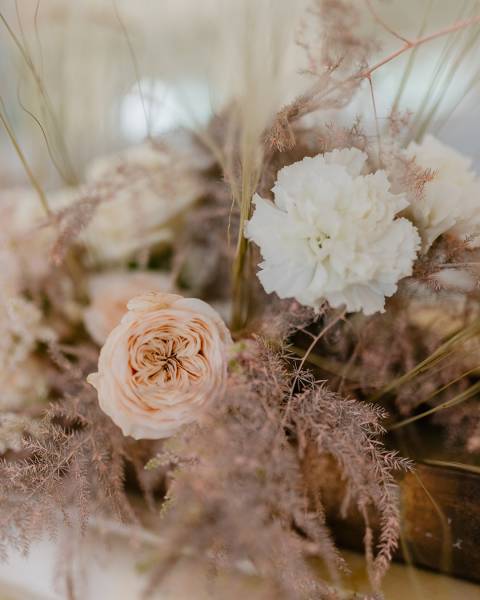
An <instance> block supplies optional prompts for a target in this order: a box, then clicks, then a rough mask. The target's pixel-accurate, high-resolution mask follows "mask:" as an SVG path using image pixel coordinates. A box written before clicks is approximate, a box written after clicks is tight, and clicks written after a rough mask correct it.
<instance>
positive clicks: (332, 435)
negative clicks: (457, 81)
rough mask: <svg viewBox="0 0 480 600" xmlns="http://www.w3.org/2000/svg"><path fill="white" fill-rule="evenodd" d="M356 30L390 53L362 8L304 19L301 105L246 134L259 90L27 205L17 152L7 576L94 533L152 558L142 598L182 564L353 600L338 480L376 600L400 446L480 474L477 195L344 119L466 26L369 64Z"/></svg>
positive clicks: (464, 166)
mask: <svg viewBox="0 0 480 600" xmlns="http://www.w3.org/2000/svg"><path fill="white" fill-rule="evenodd" d="M368 8H370V10H368ZM365 16H368V18H370V19H372V17H373V21H374V22H375V23H376V25H377V27H379V28H380V29H382V28H387V29H388V31H390V28H389V27H388V25H386V24H385V23H383V21H382V20H381V19H380V17H379V16H378V15H377V13H376V12H375V11H374V9H373V3H370V2H366V4H365V10H357V9H356V8H355V7H354V6H351V5H349V4H347V3H345V2H343V1H340V0H334V1H330V0H319V1H318V2H316V3H315V6H314V9H312V10H311V12H309V13H307V16H306V17H305V23H306V25H307V26H308V27H306V28H304V30H302V32H301V33H302V35H301V36H300V37H301V39H300V40H298V41H299V46H300V47H301V48H302V50H303V51H304V52H305V54H306V57H307V61H308V72H309V74H310V77H311V81H312V84H311V86H310V87H309V88H308V89H307V90H306V91H304V92H302V93H301V94H300V95H299V96H298V97H296V98H294V99H293V100H292V101H291V102H290V103H288V104H286V105H284V106H283V107H282V108H280V109H279V110H277V111H276V112H275V111H267V110H263V108H264V105H261V106H260V104H259V107H258V111H257V110H253V112H252V111H251V110H247V108H248V106H251V105H254V104H255V102H256V101H257V100H258V98H259V96H258V97H257V96H256V95H255V94H256V92H255V90H253V89H252V90H250V91H251V95H250V97H249V98H247V99H245V98H243V100H242V99H239V100H238V102H237V103H235V102H234V103H232V104H231V105H229V106H228V107H226V108H225V109H224V110H223V111H222V112H221V113H219V114H218V115H217V116H215V118H213V119H212V120H211V122H210V123H209V124H208V125H207V126H206V127H205V129H203V130H202V131H190V130H182V131H175V132H173V133H170V134H168V135H166V136H164V137H162V138H159V139H156V138H155V139H153V138H150V139H147V140H146V141H144V142H143V143H142V144H140V145H138V146H135V147H133V148H129V149H127V150H124V151H122V152H120V153H119V154H115V155H113V156H107V157H102V158H99V159H98V158H97V159H96V160H94V161H93V163H92V164H91V165H90V166H89V167H88V168H87V169H86V172H85V176H84V178H83V181H82V182H80V183H76V184H75V185H71V186H69V187H64V188H59V189H56V190H55V191H53V192H45V191H44V189H43V187H42V185H41V184H40V183H39V181H38V180H37V179H36V178H35V177H34V175H33V174H32V171H31V170H30V169H29V167H28V161H27V160H26V158H25V156H24V154H23V153H22V150H21V149H20V148H19V147H18V144H16V143H14V146H13V147H14V148H15V150H16V152H17V154H18V156H19V157H20V158H21V159H22V161H23V163H24V165H25V168H26V169H27V175H28V176H29V178H30V182H31V183H32V186H31V188H26V187H25V188H18V189H2V191H1V197H0V212H1V217H2V230H1V233H0V263H1V269H0V272H1V277H2V285H1V294H0V329H1V331H2V335H1V337H0V339H1V343H0V351H1V356H2V365H3V366H2V370H1V372H0V390H1V415H0V450H1V452H2V454H3V459H2V462H1V465H0V469H1V477H2V481H3V485H2V492H1V499H2V510H1V513H0V514H1V516H0V530H1V533H2V552H3V553H4V554H5V555H6V554H8V549H9V547H11V546H14V547H21V548H24V549H27V548H28V546H29V544H30V542H31V541H32V540H35V539H36V538H37V537H38V536H39V535H41V534H42V533H44V532H45V531H51V532H55V531H58V529H59V523H61V522H65V523H67V524H68V527H69V531H72V532H74V533H78V534H79V535H81V533H82V531H84V530H85V528H86V527H87V525H88V524H89V523H91V522H92V521H95V520H96V519H99V518H108V519H110V520H112V521H115V520H120V521H122V522H124V523H127V524H129V526H130V527H131V532H132V536H133V537H135V536H136V535H137V536H138V539H139V540H140V541H141V540H142V539H143V538H142V536H144V534H145V532H150V533H155V534H157V533H158V534H161V535H160V537H159V538H158V543H157V542H154V548H153V550H152V556H154V559H152V561H151V566H150V575H151V578H150V582H151V583H150V587H149V591H152V590H154V589H155V586H156V585H158V584H159V582H161V580H162V578H163V577H164V576H165V574H166V573H167V572H169V571H170V570H171V569H172V568H173V567H174V565H176V564H177V563H182V562H183V563H187V564H188V562H189V561H192V560H193V559H195V560H197V561H199V562H200V563H201V564H202V565H203V566H205V568H212V567H214V569H215V570H216V572H222V573H225V572H227V573H242V574H243V576H244V577H246V578H250V579H251V580H255V581H261V582H262V586H264V587H262V588H261V590H262V594H264V595H262V596H261V597H265V598H283V597H285V598H299V599H300V598H332V599H333V598H340V597H347V596H340V593H341V592H340V590H341V588H342V583H341V581H342V574H343V573H344V572H345V571H346V570H348V566H347V563H346V562H345V560H344V558H343V557H342V553H341V551H340V550H339V548H338V547H337V545H336V543H335V531H332V530H331V528H330V525H329V518H328V516H329V511H330V509H331V506H332V502H330V501H329V498H331V496H332V493H333V492H332V490H334V489H337V488H336V487H335V486H334V485H333V484H332V481H333V480H338V481H341V491H340V492H339V495H337V496H335V499H334V501H333V505H334V506H335V509H336V511H337V512H339V514H340V515H341V517H342V518H344V517H346V516H347V515H348V514H349V513H350V512H352V511H356V512H357V513H358V514H359V515H360V516H361V518H362V519H363V523H364V531H365V534H364V548H365V557H366V563H367V570H368V575H369V580H370V584H371V589H372V594H374V597H378V598H380V597H381V588H382V578H383V577H384V575H385V573H386V572H387V570H388V568H389V565H390V562H391V560H392V557H393V555H394V553H395V552H396V550H397V548H398V545H399V539H400V535H401V528H402V522H401V514H400V502H399V492H398V485H397V482H398V478H399V477H400V478H401V476H402V473H405V472H406V471H410V470H414V469H415V464H414V460H415V459H416V458H417V451H416V446H415V443H414V440H413V441H412V439H411V438H410V436H409V435H408V434H406V433H405V432H412V431H421V432H423V431H430V428H434V430H435V431H440V433H438V436H439V438H438V439H440V438H441V440H442V441H441V444H442V447H444V448H449V449H450V451H451V452H452V455H453V453H455V456H458V455H460V456H462V457H470V458H471V460H474V457H475V456H477V457H478V452H479V450H480V413H479V410H478V400H477V394H478V391H479V390H480V382H479V381H478V358H479V357H478V354H477V352H478V349H479V345H478V335H479V333H480V320H479V314H478V306H479V304H478V302H479V288H478V280H479V272H478V264H479V262H478V248H479V246H480V177H479V176H478V175H477V174H476V173H475V171H474V169H473V167H472V161H471V160H470V159H469V158H468V157H466V156H464V155H463V154H461V153H460V152H458V151H457V150H455V149H453V148H452V147H449V146H447V145H446V144H444V143H443V142H441V141H440V140H439V139H438V138H437V137H435V136H434V135H432V134H430V133H428V132H427V133H425V132H421V134H420V135H413V134H412V129H411V128H410V126H411V123H412V116H411V115H409V114H403V113H400V112H398V110H397V109H396V107H393V109H392V111H391V113H390V115H389V118H388V119H386V120H385V123H384V124H382V125H381V126H380V125H379V120H378V119H376V123H377V128H376V131H375V133H374V134H372V133H371V132H368V131H367V130H366V129H365V128H364V125H363V123H362V120H361V119H360V118H356V119H354V120H352V121H351V122H350V123H348V124H347V125H344V124H340V116H341V115H342V114H343V113H344V111H346V107H348V106H349V104H350V103H351V102H352V100H353V98H354V96H355V94H356V93H357V91H358V90H359V89H360V88H361V87H362V86H364V85H366V84H369V86H370V89H371V91H372V99H373V108H374V109H375V96H374V94H373V90H374V88H373V86H372V77H373V74H374V73H375V72H376V71H377V69H380V68H381V67H383V65H385V64H387V63H388V62H390V61H393V60H395V59H396V57H397V56H398V55H400V54H402V53H407V52H415V49H416V48H418V47H419V46H421V45H424V44H427V43H428V42H430V41H431V40H433V39H436V38H439V37H442V36H448V35H449V34H451V33H455V32H458V31H464V30H465V31H466V30H469V29H471V28H473V29H474V30H475V31H476V29H475V27H476V26H477V25H478V24H479V23H480V21H479V19H478V17H472V18H469V19H465V20H461V21H458V22H455V23H453V24H452V25H451V26H450V27H448V28H446V29H444V30H440V31H438V32H436V33H433V34H429V35H423V36H420V37H419V38H418V39H417V40H413V41H412V40H404V39H403V38H401V40H403V42H401V43H402V46H401V48H400V50H399V51H397V52H396V53H393V54H392V55H389V56H387V57H386V58H383V59H382V60H380V61H379V62H378V63H372V62H371V60H370V57H371V56H373V55H374V52H376V51H378V49H377V48H376V47H375V44H374V42H372V41H370V38H366V37H365V36H361V35H358V36H357V35H356V33H355V32H356V31H357V30H358V29H357V25H356V24H357V20H358V19H361V18H363V17H365ZM318 21H319V22H320V23H323V24H324V25H325V26H324V27H321V28H320V35H319V38H320V41H321V46H320V47H317V46H318V44H317V43H316V42H312V41H311V38H310V41H307V39H308V38H307V32H306V29H307V28H311V27H315V26H316V23H317V22H318ZM390 32H391V33H392V34H393V35H395V36H396V37H400V36H398V34H396V33H395V32H393V31H390ZM32 68H34V67H32ZM265 85H266V86H267V85H269V83H268V82H267V83H266V84H265ZM263 91H264V90H262V89H260V92H259V94H260V93H263ZM242 102H243V104H242ZM249 103H250V104H249ZM246 107H247V108H246ZM322 110H328V111H329V115H331V114H333V115H334V116H333V117H329V118H328V119H327V118H325V119H323V117H322V118H318V119H316V120H315V119H313V118H312V115H315V114H317V113H318V111H320V113H321V111H322ZM263 113H265V115H266V116H265V118H264V117H263ZM321 114H322V113H321ZM375 114H376V113H375ZM0 117H1V120H2V123H3V125H4V128H5V130H6V131H7V133H8V134H9V135H10V137H11V139H12V141H13V142H15V138H14V134H13V130H12V128H11V125H10V124H9V122H8V118H7V115H6V113H4V111H3V110H2V109H1V108H0ZM424 133H425V135H424ZM227 323H228V325H227ZM415 428H416V429H415ZM438 428H440V429H438ZM387 431H388V435H385V434H386V433H387ZM413 437H414V436H413ZM472 457H473V458H472ZM464 460H469V459H468V458H464ZM154 539H156V538H154ZM315 559H320V560H321V562H322V563H323V564H324V565H325V567H326V569H325V575H324V576H319V575H318V573H316V571H315V568H314V567H313V565H314V561H315ZM232 593H233V592H232ZM242 593H243V592H242ZM239 597H245V596H243V595H242V596H239ZM352 597H353V596H352ZM369 597H373V596H369Z"/></svg>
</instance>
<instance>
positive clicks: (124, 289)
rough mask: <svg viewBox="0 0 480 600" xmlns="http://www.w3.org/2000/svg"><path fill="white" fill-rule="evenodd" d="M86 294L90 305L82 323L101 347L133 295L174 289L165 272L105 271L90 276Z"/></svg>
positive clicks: (124, 311) (166, 291)
mask: <svg viewBox="0 0 480 600" xmlns="http://www.w3.org/2000/svg"><path fill="white" fill-rule="evenodd" d="M88 291H89V296H90V305H89V306H88V308H86V309H85V312H84V313H83V321H84V323H85V327H86V329H87V331H88V333H89V334H90V336H91V337H92V339H93V340H95V342H97V344H99V345H100V346H101V345H103V344H104V343H105V340H106V339H107V337H108V334H109V333H110V332H111V331H112V329H113V328H114V327H115V326H116V325H118V324H119V323H120V320H121V318H122V317H123V315H124V314H125V313H126V312H127V304H128V302H129V300H131V299H132V298H133V297H134V296H138V295H139V294H143V293H145V292H152V291H153V292H163V293H170V292H172V291H173V289H172V283H171V278H170V277H169V276H168V275H166V274H164V273H158V272H153V271H130V272H129V271H108V272H106V273H98V274H96V275H92V276H91V277H90V279H89V282H88Z"/></svg>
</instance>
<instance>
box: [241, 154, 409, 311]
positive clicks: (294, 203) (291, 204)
mask: <svg viewBox="0 0 480 600" xmlns="http://www.w3.org/2000/svg"><path fill="white" fill-rule="evenodd" d="M366 160H367V156H366V155H365V154H364V153H363V152H360V151H359V150H357V149H355V148H351V149H345V150H334V151H333V152H329V153H327V154H325V155H318V156H315V157H314V158H304V159H303V160H302V161H300V162H297V163H294V164H293V165H289V166H288V167H284V168H283V169H281V171H279V173H278V178H277V181H276V183H275V186H274V187H273V190H272V191H273V193H274V198H275V202H274V204H273V203H271V202H269V201H267V200H264V199H263V198H261V197H260V196H258V195H255V197H254V199H253V202H254V204H255V212H254V214H253V216H252V218H251V220H250V221H249V222H248V223H247V226H246V236H247V238H248V239H250V240H252V241H254V242H255V243H256V244H257V245H258V246H259V247H260V250H261V253H262V256H263V259H264V260H263V262H262V263H261V264H260V269H261V270H260V272H259V273H258V277H259V279H260V281H261V283H262V285H263V287H264V288H265V290H266V291H267V292H268V293H270V292H276V293H277V294H278V296H279V297H280V298H288V297H294V298H296V299H297V300H298V301H299V302H301V303H302V304H305V305H307V306H312V307H314V308H318V307H319V306H320V305H321V303H322V301H323V300H328V302H329V303H330V305H331V306H334V307H338V306H341V305H345V306H346V308H347V310H348V311H363V312H364V313H365V314H366V315H369V314H372V313H375V312H377V311H383V310H384V304H385V297H389V296H392V295H393V294H394V293H395V291H396V290H397V282H398V280H399V279H401V278H402V277H406V276H408V275H410V274H411V272H412V265H413V262H414V260H415V257H416V255H417V250H418V247H419V242H420V238H419V235H418V232H417V230H416V228H415V227H414V226H413V225H412V224H411V223H410V221H408V220H407V219H404V218H395V215H396V214H397V213H398V212H399V211H401V210H403V209H404V208H405V207H406V206H407V201H406V200H405V199H404V197H403V196H397V195H393V194H392V193H390V191H389V188H390V184H389V182H388V179H387V177H386V175H385V172H384V171H377V172H376V173H374V174H370V175H362V174H361V173H362V170H363V167H364V165H365V162H366Z"/></svg>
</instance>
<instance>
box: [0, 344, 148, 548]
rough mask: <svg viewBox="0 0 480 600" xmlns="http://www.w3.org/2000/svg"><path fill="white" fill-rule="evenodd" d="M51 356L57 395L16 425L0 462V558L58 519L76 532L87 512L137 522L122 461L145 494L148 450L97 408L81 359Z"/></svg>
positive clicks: (54, 528)
mask: <svg viewBox="0 0 480 600" xmlns="http://www.w3.org/2000/svg"><path fill="white" fill-rule="evenodd" d="M51 353H52V354H54V360H55V363H56V364H57V365H59V366H61V367H63V374H62V375H59V378H58V379H57V384H60V385H61V386H62V388H63V390H64V392H65V397H63V398H62V399H61V401H59V402H57V403H55V404H51V405H50V407H49V408H48V410H47V411H46V414H45V415H44V416H43V417H42V418H41V419H38V420H37V421H36V423H35V426H34V427H32V426H29V427H25V428H24V429H23V439H22V441H21V448H20V447H19V445H17V446H16V448H15V451H16V452H13V453H10V454H7V455H6V456H5V457H4V458H3V459H2V460H1V463H0V473H1V477H2V481H3V484H4V485H2V491H1V503H2V510H1V513H0V532H1V546H0V550H1V553H2V555H3V556H6V555H8V548H10V547H16V548H20V549H21V550H23V551H26V550H28V547H29V544H30V543H31V542H32V541H34V540H36V539H38V538H39V537H40V535H41V534H43V533H45V532H49V533H51V534H56V533H57V531H58V527H59V525H60V523H61V521H62V519H63V521H64V523H65V524H67V525H68V526H69V527H73V528H74V529H76V530H83V529H84V528H85V526H86V524H87V522H88V519H89V517H90V516H91V515H93V514H95V515H96V516H98V515H101V514H106V515H110V516H113V517H115V518H118V519H121V520H124V521H133V522H137V521H138V517H137V516H136V514H135V512H134V510H133V508H132V505H131V501H130V499H129V497H128V495H127V489H126V485H125V478H126V472H127V465H128V464H130V465H131V466H132V467H133V469H135V468H136V469H137V470H138V473H139V474H140V477H139V484H140V487H141V488H142V487H143V488H144V491H145V492H146V495H147V497H148V496H151V489H150V488H149V487H148V483H147V480H148V477H147V478H145V477H144V471H143V465H144V463H145V460H146V456H149V455H151V452H152V448H149V449H148V453H147V454H145V448H144V447H143V446H142V444H140V445H138V444H135V443H134V442H132V440H128V439H127V438H125V437H124V436H123V434H122V433H121V431H120V429H119V428H118V427H117V426H116V425H114V424H113V422H112V421H111V420H110V419H109V418H108V417H107V416H106V415H105V414H104V413H103V412H102V411H101V410H100V408H99V406H98V401H97V398H96V397H95V393H94V391H93V390H92V389H90V387H89V386H88V385H87V384H86V383H85V382H84V377H85V373H84V370H83V367H85V365H84V364H83V365H82V364H81V363H82V361H77V364H73V363H72V362H70V360H69V359H68V358H67V357H66V355H65V354H64V353H63V352H62V351H61V349H59V348H58V347H56V346H54V345H52V348H51ZM87 369H88V367H87ZM142 483H143V484H144V485H143V486H142Z"/></svg>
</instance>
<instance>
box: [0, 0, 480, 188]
mask: <svg viewBox="0 0 480 600" xmlns="http://www.w3.org/2000/svg"><path fill="white" fill-rule="evenodd" d="M313 4H314V3H313ZM355 5H356V6H357V7H358V8H360V9H361V11H362V13H364V17H365V18H363V19H362V21H361V22H359V23H358V24H355V27H356V28H362V29H365V31H366V32H367V33H368V32H369V30H371V32H372V33H373V34H374V35H375V36H377V37H378V40H379V44H378V56H379V57H384V56H386V55H387V54H388V53H389V52H391V51H393V50H395V49H397V48H398V47H400V45H401V44H402V42H401V41H400V40H399V39H397V38H395V37H394V36H393V35H391V34H390V33H388V32H387V31H386V29H385V28H384V27H383V26H381V25H380V24H379V22H378V21H379V20H382V21H383V22H384V23H385V24H387V25H388V26H389V27H391V28H392V29H393V30H394V31H395V32H397V33H398V34H400V35H402V36H406V37H407V38H409V39H413V38H416V37H418V36H419V35H421V34H422V33H423V34H424V33H429V32H433V31H436V30H438V29H439V28H442V27H444V26H446V25H448V24H450V23H452V22H453V21H455V20H458V19H462V18H468V16H471V15H472V14H475V12H476V11H478V10H479V6H480V5H479V2H478V1H477V0H459V1H458V2H452V1H451V0H372V1H371V2H370V3H367V2H363V0H356V3H355ZM309 6H311V3H310V2H308V1H307V0H295V1H293V2H292V1H285V0H277V1H275V2H274V1H273V0H259V1H254V0H242V1H241V2H239V1H238V0H202V1H201V2H195V1H194V0H162V1H161V2H148V1H147V0H137V1H136V2H129V1H128V0H115V1H112V0H83V1H82V2H66V1H65V0H21V1H20V0H17V1H16V2H15V0H0V10H1V15H2V22H1V23H0V82H1V83H0V99H1V107H2V108H1V109H2V114H4V116H5V118H6V119H7V120H8V123H9V125H10V127H11V129H12V130H13V132H14V134H15V137H16V139H17V140H18V143H19V145H20V146H21V149H22V151H23V152H24V153H25V155H26V156H27V157H28V160H29V162H30V164H31V166H32V169H33V170H34V172H35V175H36V176H37V177H38V178H39V179H40V180H41V181H42V183H43V184H44V185H45V186H46V187H47V188H52V187H56V186H57V185H60V184H61V180H62V179H63V180H64V182H65V183H67V184H73V183H75V182H76V181H78V180H81V178H82V174H83V171H84V169H85V166H86V164H88V162H89V161H90V160H91V159H92V158H93V157H95V156H98V155H101V154H105V153H109V152H111V151H113V150H116V149H119V148H122V147H125V146H128V145H131V144H134V143H137V142H139V141H141V140H142V139H144V138H145V136H146V135H149V134H150V135H154V136H156V135H161V134H164V133H166V132H168V131H170V130H173V129H175V128H176V127H178V126H183V125H187V126H191V127H197V128H198V127H202V125H205V124H206V123H207V122H208V120H209V119H210V118H211V116H212V115H213V114H216V113H218V112H220V111H221V110H222V108H224V107H225V106H227V105H228V103H229V102H230V101H231V100H232V98H234V97H236V96H238V95H242V94H249V93H251V92H252V89H251V88H252V82H247V81H246V78H245V77H244V70H245V64H246V62H247V61H251V62H253V63H254V64H255V68H256V69H257V70H256V71H255V70H254V71H253V73H258V74H259V76H258V78H257V81H256V82H254V83H253V85H254V86H255V85H256V84H258V85H259V86H260V87H261V81H260V80H261V72H262V69H266V68H270V69H275V76H276V78H277V81H278V89H277V90H276V91H275V102H274V105H273V106H271V107H270V109H271V110H272V111H273V110H274V109H275V108H278V107H279V106H281V105H282V104H283V103H284V102H285V101H287V100H288V99H291V98H292V97H294V96H295V95H296V94H297V93H298V92H300V91H302V89H305V87H306V86H308V85H309V84H310V83H311V76H309V75H306V74H302V70H304V69H305V68H306V67H307V63H306V56H305V52H304V51H303V49H302V48H301V47H299V45H298V44H296V40H297V39H298V31H299V29H305V23H306V22H307V23H308V21H309V15H310V16H311V13H309ZM318 34H319V31H318V28H317V31H315V32H313V36H314V37H315V36H317V37H318ZM478 40H479V28H470V29H469V30H466V31H463V32H461V33H458V34H454V35H451V36H449V37H447V38H441V39H439V40H436V41H434V42H432V43H429V44H427V45H424V46H422V47H421V48H420V49H419V50H418V52H414V53H405V54H404V55H403V56H401V57H399V58H398V59H396V60H395V61H392V62H391V63H389V64H388V65H387V66H385V67H384V68H382V69H379V70H378V71H377V72H376V73H375V75H374V79H373V85H374V92H375V99H376V103H377V111H378V117H379V120H380V121H381V120H382V119H386V117H387V116H388V114H389V112H390V109H391V107H392V105H395V106H396V107H397V108H399V109H401V110H406V109H408V110H410V111H412V113H413V124H415V119H417V118H418V119H420V117H422V118H423V120H424V122H425V121H426V122H427V123H428V128H429V129H430V130H433V131H435V132H436V133H437V134H438V135H439V137H440V138H443V139H446V140H448V141H449V142H450V143H452V144H453V145H454V146H456V147H457V148H459V149H462V150H463V151H464V152H465V153H467V154H470V155H471V156H472V157H473V158H474V159H475V160H476V161H477V162H478V160H479V156H480V140H479V136H478V135H477V133H476V128H475V125H476V122H477V121H478V117H477V116H476V109H477V107H478V104H479V99H480V96H479V86H478V81H479V74H480V66H479V64H480V63H479V60H478V58H479V52H478V48H479V46H478ZM272 56H273V58H274V59H275V60H276V63H275V64H269V65H266V63H267V62H269V61H270V63H272V60H273V59H272ZM412 56H413V58H414V60H413V62H412V59H411V58H410V57H412ZM405 71H407V73H408V78H407V79H408V81H407V84H406V85H405V86H403V87H402V88H401V93H399V89H400V86H401V81H402V77H403V76H404V73H405ZM246 88H250V89H246ZM266 91H267V92H269V93H271V94H272V95H273V90H266ZM427 97H428V99H427ZM356 114H360V115H362V117H363V119H364V120H365V121H366V122H367V123H368V124H370V127H371V126H372V125H373V111H372V103H371V97H370V92H369V90H368V85H367V84H366V82H365V85H364V86H363V87H362V89H361V90H360V91H359V93H357V95H356V97H355V101H354V103H353V104H352V105H351V106H349V107H348V109H347V110H346V111H345V113H344V118H345V120H346V121H351V120H352V118H354V116H355V115H356ZM316 118H319V119H327V118H331V117H330V116H329V115H325V114H323V115H322V114H318V115H317V117H316ZM417 133H418V132H417ZM0 151H1V156H2V160H1V161H0V186H1V187H8V186H10V185H13V184H18V183H22V182H23V181H24V179H25V175H24V171H23V168H22V165H21V163H20V161H19V159H18V157H17V155H16V153H15V152H14V151H13V148H12V144H11V141H10V140H9V139H8V136H7V135H6V133H5V131H4V130H2V132H1V133H0Z"/></svg>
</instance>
